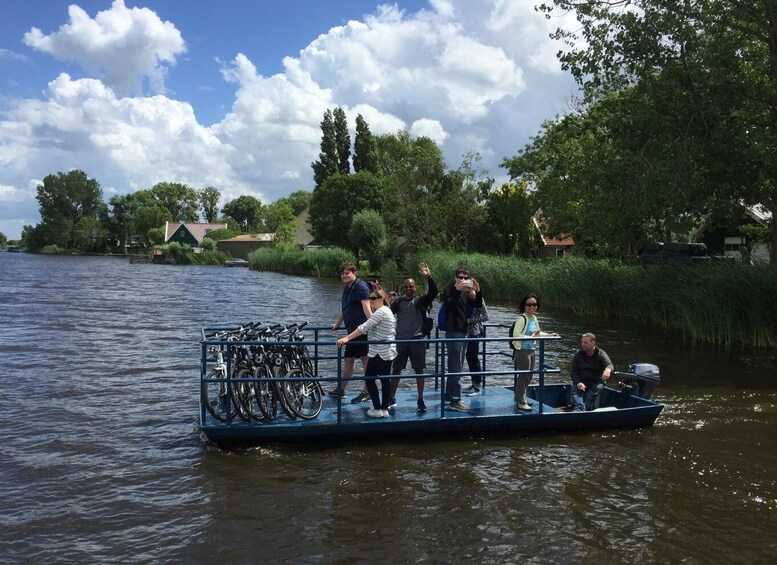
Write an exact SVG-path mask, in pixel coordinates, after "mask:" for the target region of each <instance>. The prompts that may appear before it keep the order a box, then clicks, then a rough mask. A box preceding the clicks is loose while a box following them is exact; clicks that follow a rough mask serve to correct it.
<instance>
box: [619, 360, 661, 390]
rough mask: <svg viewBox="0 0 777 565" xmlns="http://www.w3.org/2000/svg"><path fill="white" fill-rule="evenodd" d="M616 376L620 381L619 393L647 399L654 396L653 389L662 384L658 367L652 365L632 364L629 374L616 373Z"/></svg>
mask: <svg viewBox="0 0 777 565" xmlns="http://www.w3.org/2000/svg"><path fill="white" fill-rule="evenodd" d="M614 375H615V376H616V377H618V379H620V380H619V382H618V390H619V391H621V392H622V393H624V394H630V395H634V396H640V397H642V398H647V399H649V398H650V397H651V396H652V395H653V389H654V388H656V387H657V386H658V385H659V384H661V374H660V373H659V371H658V367H656V366H655V365H651V364H650V363H632V364H631V365H629V370H628V372H622V371H616V372H615V373H614Z"/></svg>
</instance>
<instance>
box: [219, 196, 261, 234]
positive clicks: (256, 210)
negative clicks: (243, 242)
mask: <svg viewBox="0 0 777 565" xmlns="http://www.w3.org/2000/svg"><path fill="white" fill-rule="evenodd" d="M221 211H222V212H223V213H224V214H226V215H227V216H229V217H230V218H232V219H233V220H235V222H236V223H237V225H238V227H239V228H240V230H242V231H248V230H251V229H253V230H255V231H257V232H258V231H260V228H261V227H262V226H263V222H264V206H262V202H261V201H260V200H259V199H258V198H256V197H255V196H247V195H243V196H238V197H237V198H235V199H234V200H231V201H230V202H227V203H226V204H225V205H224V208H222V209H221Z"/></svg>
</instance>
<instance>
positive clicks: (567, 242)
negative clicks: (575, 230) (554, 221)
mask: <svg viewBox="0 0 777 565" xmlns="http://www.w3.org/2000/svg"><path fill="white" fill-rule="evenodd" d="M532 221H533V222H534V225H535V226H536V228H537V232H539V234H540V238H541V239H542V244H543V245H545V246H555V247H572V246H573V245H574V244H575V240H574V239H572V236H569V235H563V234H562V236H561V237H560V238H558V239H557V238H554V237H549V236H547V235H545V232H547V231H548V224H547V222H546V221H545V220H544V219H542V218H538V217H536V216H535V217H534V218H532Z"/></svg>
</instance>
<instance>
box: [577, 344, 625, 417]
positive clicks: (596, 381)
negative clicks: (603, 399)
mask: <svg viewBox="0 0 777 565" xmlns="http://www.w3.org/2000/svg"><path fill="white" fill-rule="evenodd" d="M614 368H615V367H613V365H612V361H610V357H609V356H608V355H607V353H605V352H604V350H602V349H599V348H598V347H596V336H595V335H594V334H592V333H590V332H589V333H584V334H583V337H582V339H581V340H580V350H579V351H578V352H577V353H575V356H574V357H573V358H572V369H571V373H572V402H573V404H574V410H575V412H583V411H585V410H593V409H594V402H595V401H596V397H597V396H598V395H599V393H600V392H601V390H602V386H604V382H605V381H606V380H607V379H609V378H610V374H611V373H612V371H613V369H614Z"/></svg>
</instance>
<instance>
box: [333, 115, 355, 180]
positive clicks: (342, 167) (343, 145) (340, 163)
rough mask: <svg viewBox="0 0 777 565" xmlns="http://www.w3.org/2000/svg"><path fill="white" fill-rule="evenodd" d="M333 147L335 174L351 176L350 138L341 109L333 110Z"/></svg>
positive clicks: (346, 122) (346, 121)
mask: <svg viewBox="0 0 777 565" xmlns="http://www.w3.org/2000/svg"><path fill="white" fill-rule="evenodd" d="M333 115H334V126H335V145H336V146H337V172H338V173H340V174H341V175H349V174H351V136H350V134H349V133H348V120H347V119H346V117H345V112H344V111H343V109H342V108H339V107H338V108H335V111H334V114H333Z"/></svg>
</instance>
